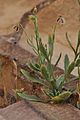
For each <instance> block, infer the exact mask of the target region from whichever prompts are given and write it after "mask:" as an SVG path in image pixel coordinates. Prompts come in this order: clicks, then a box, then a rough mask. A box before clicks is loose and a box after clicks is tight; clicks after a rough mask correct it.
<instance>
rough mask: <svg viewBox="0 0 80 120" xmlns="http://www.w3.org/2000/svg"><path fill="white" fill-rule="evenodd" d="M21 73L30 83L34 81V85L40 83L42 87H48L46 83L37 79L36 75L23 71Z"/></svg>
mask: <svg viewBox="0 0 80 120" xmlns="http://www.w3.org/2000/svg"><path fill="white" fill-rule="evenodd" d="M21 73H22V74H23V75H24V76H25V77H26V78H27V79H28V81H32V82H34V83H39V84H41V85H44V86H46V84H44V81H43V80H42V79H40V78H38V77H36V76H35V75H34V76H33V75H31V74H30V73H28V72H27V71H25V70H23V69H21Z"/></svg>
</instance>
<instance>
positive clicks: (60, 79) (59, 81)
mask: <svg viewBox="0 0 80 120" xmlns="http://www.w3.org/2000/svg"><path fill="white" fill-rule="evenodd" d="M64 80H65V79H64V75H61V76H60V77H58V78H57V79H56V87H57V89H58V90H59V91H61V90H62V87H63V84H64Z"/></svg>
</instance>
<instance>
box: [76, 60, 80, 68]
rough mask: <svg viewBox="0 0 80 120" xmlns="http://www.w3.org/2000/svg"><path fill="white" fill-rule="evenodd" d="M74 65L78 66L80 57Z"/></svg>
mask: <svg viewBox="0 0 80 120" xmlns="http://www.w3.org/2000/svg"><path fill="white" fill-rule="evenodd" d="M75 66H77V67H78V66H80V58H79V59H77V61H76V63H75Z"/></svg>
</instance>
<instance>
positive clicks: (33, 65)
mask: <svg viewBox="0 0 80 120" xmlns="http://www.w3.org/2000/svg"><path fill="white" fill-rule="evenodd" d="M29 66H30V67H31V68H32V69H33V70H34V71H40V67H39V65H38V64H35V63H30V64H29Z"/></svg>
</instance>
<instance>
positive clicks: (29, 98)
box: [17, 92, 41, 102]
mask: <svg viewBox="0 0 80 120" xmlns="http://www.w3.org/2000/svg"><path fill="white" fill-rule="evenodd" d="M17 95H18V96H19V97H21V98H23V99H25V100H29V101H33V102H41V99H40V98H38V97H37V96H34V95H27V93H25V92H17Z"/></svg>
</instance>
